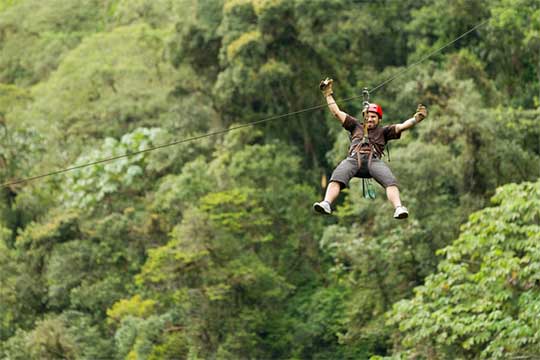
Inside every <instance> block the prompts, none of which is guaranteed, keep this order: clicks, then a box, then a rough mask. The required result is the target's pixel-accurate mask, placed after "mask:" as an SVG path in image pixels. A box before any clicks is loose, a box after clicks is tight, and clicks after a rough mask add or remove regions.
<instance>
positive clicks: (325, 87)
mask: <svg viewBox="0 0 540 360" xmlns="http://www.w3.org/2000/svg"><path fill="white" fill-rule="evenodd" d="M333 82H334V80H332V79H330V78H326V79H324V80H322V81H321V83H320V84H319V89H321V91H322V93H323V95H324V97H327V96H328V95H334V91H333V90H332V83H333Z"/></svg>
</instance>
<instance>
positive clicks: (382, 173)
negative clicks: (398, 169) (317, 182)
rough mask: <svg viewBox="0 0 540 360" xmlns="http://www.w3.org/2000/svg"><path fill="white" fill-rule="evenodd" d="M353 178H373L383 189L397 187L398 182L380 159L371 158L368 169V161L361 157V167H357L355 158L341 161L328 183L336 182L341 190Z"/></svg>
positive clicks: (351, 157) (350, 157)
mask: <svg viewBox="0 0 540 360" xmlns="http://www.w3.org/2000/svg"><path fill="white" fill-rule="evenodd" d="M353 177H359V178H373V179H375V181H377V182H378V183H379V184H381V186H382V187H384V188H385V189H386V188H387V187H388V186H398V182H397V179H396V177H395V176H394V174H392V171H390V168H389V167H388V165H387V164H386V163H385V162H384V161H383V160H381V159H377V158H375V157H373V158H372V159H371V165H370V166H369V168H368V159H367V157H366V156H363V157H362V167H361V168H359V167H358V159H357V158H356V156H354V157H353V156H349V157H347V158H346V159H345V160H343V161H342V162H341V163H339V165H338V166H337V167H336V168H335V170H334V172H333V173H332V177H331V178H330V181H336V182H338V183H339V184H340V185H341V188H342V189H343V188H344V187H347V186H349V181H351V179H352V178H353Z"/></svg>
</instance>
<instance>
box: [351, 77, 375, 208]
mask: <svg viewBox="0 0 540 360" xmlns="http://www.w3.org/2000/svg"><path fill="white" fill-rule="evenodd" d="M362 95H363V97H364V103H363V105H364V123H363V127H364V136H363V137H362V140H361V141H360V143H358V144H357V145H356V146H355V147H354V148H353V149H352V151H351V152H352V153H355V154H356V159H357V160H358V169H361V168H362V155H367V161H368V164H367V166H368V172H369V168H370V166H371V160H372V158H373V152H374V151H375V149H374V148H373V144H371V143H370V141H369V134H368V124H367V119H368V108H369V90H368V88H364V90H363V91H362ZM362 194H363V196H364V198H367V199H375V191H374V190H373V185H372V182H371V178H365V177H362Z"/></svg>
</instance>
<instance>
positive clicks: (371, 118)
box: [367, 111, 379, 130]
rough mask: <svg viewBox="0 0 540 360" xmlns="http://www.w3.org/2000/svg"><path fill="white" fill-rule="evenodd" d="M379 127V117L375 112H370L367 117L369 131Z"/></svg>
mask: <svg viewBox="0 0 540 360" xmlns="http://www.w3.org/2000/svg"><path fill="white" fill-rule="evenodd" d="M377 125H379V115H377V113H374V112H371V111H370V112H368V116H367V127H368V130H371V129H375V128H376V127H377Z"/></svg>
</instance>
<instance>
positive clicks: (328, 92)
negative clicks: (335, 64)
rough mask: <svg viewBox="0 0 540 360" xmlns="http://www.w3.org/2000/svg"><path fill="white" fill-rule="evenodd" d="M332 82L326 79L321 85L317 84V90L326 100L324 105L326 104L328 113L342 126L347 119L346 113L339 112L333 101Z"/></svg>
mask: <svg viewBox="0 0 540 360" xmlns="http://www.w3.org/2000/svg"><path fill="white" fill-rule="evenodd" d="M333 82H334V80H332V79H329V78H326V79H324V80H323V81H321V83H320V84H319V88H320V89H321V91H322V93H323V95H324V98H325V99H326V103H327V104H328V108H329V109H330V112H331V113H332V115H334V116H335V117H336V118H337V119H338V120H339V121H340V122H341V123H342V124H343V123H344V122H345V119H346V118H347V113H345V112H343V111H341V110H339V107H338V106H337V104H336V101H335V100H334V91H333V90H332V83H333Z"/></svg>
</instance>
